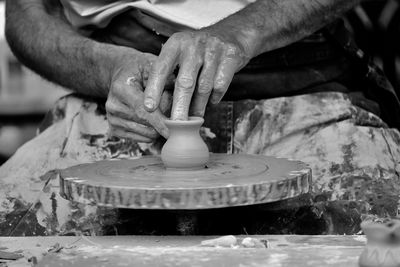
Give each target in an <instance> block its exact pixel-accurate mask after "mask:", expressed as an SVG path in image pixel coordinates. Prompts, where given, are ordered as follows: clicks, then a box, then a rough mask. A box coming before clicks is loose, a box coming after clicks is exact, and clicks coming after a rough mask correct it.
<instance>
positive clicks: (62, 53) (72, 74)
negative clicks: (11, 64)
mask: <svg viewBox="0 0 400 267" xmlns="http://www.w3.org/2000/svg"><path fill="white" fill-rule="evenodd" d="M6 37H7V41H8V43H9V45H10V47H11V50H12V51H13V53H14V54H15V55H16V56H17V58H18V59H19V60H20V61H21V62H22V63H24V64H25V65H26V66H28V67H29V68H31V69H32V70H34V71H35V72H37V73H38V74H40V75H41V76H43V77H45V78H46V79H48V80H50V81H52V82H55V83H57V84H60V85H62V86H65V87H67V88H70V89H73V90H75V91H77V92H80V93H83V94H87V95H93V96H100V97H106V96H107V94H108V88H109V87H110V81H111V77H110V74H111V73H112V71H111V69H112V68H113V67H114V62H115V60H116V58H118V56H119V54H121V52H116V49H115V48H114V47H113V46H112V45H107V44H101V43H98V42H96V41H93V40H91V39H89V38H86V37H84V36H82V35H80V34H79V33H77V32H76V31H75V30H74V29H73V28H72V27H71V26H70V25H69V24H68V23H67V22H66V20H65V19H64V16H63V13H62V7H61V4H60V2H59V1H58V0H7V2H6Z"/></svg>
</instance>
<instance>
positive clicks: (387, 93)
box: [92, 10, 400, 129]
mask: <svg viewBox="0 0 400 267" xmlns="http://www.w3.org/2000/svg"><path fill="white" fill-rule="evenodd" d="M184 30H188V29H186V28H185V27H183V26H181V25H174V24H171V23H166V22H164V21H162V19H159V18H154V17H152V16H149V15H147V14H144V13H143V12H141V11H138V10H132V11H128V12H126V13H124V14H121V15H119V16H118V17H116V18H114V19H113V20H112V21H111V23H110V24H109V25H108V26H107V27H106V28H104V29H99V30H96V31H95V32H94V33H93V34H92V38H94V39H96V40H98V41H102V42H108V43H112V44H116V45H123V46H128V47H132V48H135V49H137V50H139V51H142V52H147V53H152V54H156V55H158V54H159V52H160V50H161V47H162V44H163V43H165V42H166V41H167V39H168V36H169V35H171V34H172V33H174V32H177V31H184ZM349 40H351V36H350V34H349V33H348V32H347V30H346V29H345V27H344V24H343V22H342V21H341V20H339V21H336V22H335V23H333V24H332V25H329V26H328V27H326V28H325V29H324V30H321V31H319V32H316V33H314V34H313V35H311V36H309V37H307V38H305V39H303V40H301V41H299V42H296V43H294V44H291V45H289V46H287V47H284V48H280V49H277V50H274V51H271V52H267V53H264V54H261V55H259V56H257V57H255V58H253V59H252V60H251V61H250V62H249V64H248V65H247V66H245V67H244V68H243V69H242V70H241V71H240V72H238V73H236V74H235V77H234V79H233V81H232V83H231V85H230V87H229V90H228V91H227V93H226V95H225V97H224V100H240V99H268V98H274V97H282V96H293V95H300V94H307V93H315V92H326V91H337V92H342V93H347V94H348V95H349V96H350V99H351V100H352V102H353V104H354V105H357V106H359V107H361V108H363V109H365V110H367V111H369V112H372V113H374V114H376V115H378V116H380V117H381V118H382V119H383V120H384V121H385V122H386V123H387V124H388V125H389V126H391V127H396V128H398V129H400V104H399V100H398V98H397V96H396V94H395V92H394V90H393V88H392V87H391V85H390V83H388V81H387V79H386V78H385V77H384V75H383V74H382V73H380V72H379V71H378V69H377V68H376V67H375V66H373V65H371V64H368V63H370V62H366V61H365V60H358V59H357V53H358V50H357V49H355V46H351V47H352V49H349V47H348V41H349ZM344 42H345V43H344ZM371 66H372V67H371ZM371 77H372V78H371ZM383 81H384V82H383Z"/></svg>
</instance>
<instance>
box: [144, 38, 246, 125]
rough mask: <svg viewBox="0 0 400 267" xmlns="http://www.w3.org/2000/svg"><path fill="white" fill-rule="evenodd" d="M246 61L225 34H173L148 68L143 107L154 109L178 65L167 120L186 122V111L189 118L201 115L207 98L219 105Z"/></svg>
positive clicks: (236, 44)
mask: <svg viewBox="0 0 400 267" xmlns="http://www.w3.org/2000/svg"><path fill="white" fill-rule="evenodd" d="M249 60H250V57H249V56H247V55H246V53H245V51H244V48H243V46H242V45H241V44H240V43H239V42H238V41H237V40H236V39H235V38H233V36H228V35H227V34H226V33H222V32H216V31H211V30H202V31H195V32H179V33H176V34H174V35H172V36H171V37H170V38H169V39H168V41H167V42H166V43H165V44H164V46H163V48H162V50H161V53H160V55H159V57H158V59H157V60H156V61H155V62H154V64H153V66H152V68H151V71H150V75H149V80H148V84H147V87H146V90H145V99H144V104H145V108H146V110H147V111H149V112H154V111H155V110H157V108H158V107H159V105H160V101H161V96H162V93H163V91H164V86H165V83H166V80H167V77H168V76H169V75H171V74H172V73H173V72H174V70H175V68H176V67H177V66H179V73H178V76H177V79H176V82H175V90H174V95H173V105H172V111H171V119H173V120H187V117H188V114H189V108H190V109H191V114H192V115H195V116H203V115H204V111H205V108H206V105H207V103H208V100H209V98H210V101H211V103H212V104H217V103H219V102H220V101H221V99H222V97H223V96H224V94H225V92H226V90H227V89H228V87H229V84H230V83H231V81H232V78H233V75H234V74H235V73H236V72H237V71H239V70H240V69H241V68H242V67H243V66H245V65H246V64H247V62H248V61H249Z"/></svg>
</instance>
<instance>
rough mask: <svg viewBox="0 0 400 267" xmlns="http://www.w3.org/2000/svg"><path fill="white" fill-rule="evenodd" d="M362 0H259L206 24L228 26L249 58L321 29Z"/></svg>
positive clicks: (215, 27) (215, 28)
mask: <svg viewBox="0 0 400 267" xmlns="http://www.w3.org/2000/svg"><path fill="white" fill-rule="evenodd" d="M360 2H361V0H295V1H294V0H258V1H257V2H255V3H252V4H250V5H248V6H246V7H245V8H244V9H242V10H240V11H239V12H237V13H235V14H233V15H231V16H229V17H227V18H226V19H224V20H221V21H220V22H218V23H217V24H215V25H213V26H211V27H209V28H210V30H211V31H222V30H223V29H230V30H229V34H235V35H237V39H238V41H239V42H240V44H241V45H242V46H243V48H244V53H246V56H248V57H251V58H252V57H255V56H257V55H259V54H261V53H264V52H268V51H271V50H274V49H277V48H281V47H284V46H286V45H289V44H291V43H294V42H296V41H299V40H301V39H303V38H305V37H307V36H309V35H311V34H312V33H314V32H316V31H317V30H319V29H321V28H323V27H324V26H326V25H327V24H329V23H331V22H333V21H334V20H335V19H337V18H339V17H342V16H343V15H344V13H345V12H347V11H348V10H350V9H351V8H353V7H354V6H356V5H357V4H359V3H360Z"/></svg>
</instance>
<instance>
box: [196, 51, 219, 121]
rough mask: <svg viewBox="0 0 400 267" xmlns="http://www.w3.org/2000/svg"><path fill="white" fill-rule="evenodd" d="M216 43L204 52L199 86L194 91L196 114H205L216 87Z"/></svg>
mask: <svg viewBox="0 0 400 267" xmlns="http://www.w3.org/2000/svg"><path fill="white" fill-rule="evenodd" d="M216 53H217V51H216V45H212V46H209V47H207V48H206V51H205V54H204V63H203V68H202V70H201V73H200V76H199V80H198V83H197V88H196V90H195V92H194V96H193V100H192V104H191V107H190V108H191V114H193V115H194V116H201V117H203V116H204V112H205V109H206V106H207V103H208V99H209V97H210V94H211V91H212V89H213V87H214V77H215V73H216V71H217V66H218V58H217V55H216Z"/></svg>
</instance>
